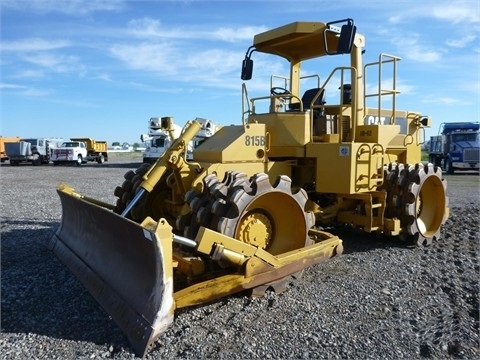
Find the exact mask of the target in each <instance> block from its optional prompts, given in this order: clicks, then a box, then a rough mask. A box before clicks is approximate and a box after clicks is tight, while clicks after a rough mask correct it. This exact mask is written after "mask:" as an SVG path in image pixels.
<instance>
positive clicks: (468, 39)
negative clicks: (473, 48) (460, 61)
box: [446, 34, 477, 48]
mask: <svg viewBox="0 0 480 360" xmlns="http://www.w3.org/2000/svg"><path fill="white" fill-rule="evenodd" d="M475 39H477V37H476V36H475V35H473V34H467V35H465V36H462V37H460V38H458V39H450V40H447V41H446V44H447V45H448V46H451V47H455V48H463V47H466V46H467V45H468V44H470V43H472V42H473V41H475Z"/></svg>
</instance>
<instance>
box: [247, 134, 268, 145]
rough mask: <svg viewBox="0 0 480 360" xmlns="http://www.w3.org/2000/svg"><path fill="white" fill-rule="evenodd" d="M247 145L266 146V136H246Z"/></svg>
mask: <svg viewBox="0 0 480 360" xmlns="http://www.w3.org/2000/svg"><path fill="white" fill-rule="evenodd" d="M245 146H265V136H260V135H255V136H249V135H247V136H245Z"/></svg>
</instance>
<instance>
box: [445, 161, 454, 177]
mask: <svg viewBox="0 0 480 360" xmlns="http://www.w3.org/2000/svg"><path fill="white" fill-rule="evenodd" d="M445 172H446V173H447V174H449V175H452V174H453V173H454V172H455V170H454V169H453V165H452V160H450V159H449V158H446V159H445Z"/></svg>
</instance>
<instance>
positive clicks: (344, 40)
mask: <svg viewBox="0 0 480 360" xmlns="http://www.w3.org/2000/svg"><path fill="white" fill-rule="evenodd" d="M345 22H346V24H345ZM338 23H344V24H343V25H342V27H341V28H339V27H338V26H333V25H334V24H338ZM326 25H327V26H326V28H325V31H324V33H323V40H324V43H325V52H326V53H327V54H328V55H337V54H350V53H351V52H352V47H353V41H354V39H355V33H356V32H357V27H356V26H355V25H354V24H353V20H352V19H344V20H337V21H332V22H329V23H327V24H326ZM327 33H335V34H340V35H339V37H338V43H337V48H336V49H335V50H334V49H332V50H330V49H329V48H328V41H327Z"/></svg>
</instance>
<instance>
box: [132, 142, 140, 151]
mask: <svg viewBox="0 0 480 360" xmlns="http://www.w3.org/2000/svg"><path fill="white" fill-rule="evenodd" d="M132 147H133V150H135V149H137V148H139V147H140V144H139V143H133V145H132Z"/></svg>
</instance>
